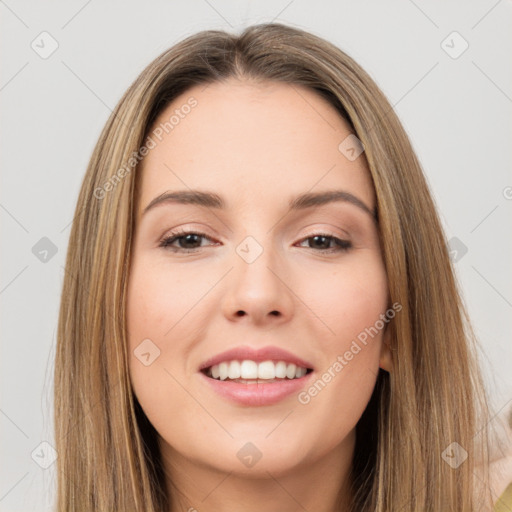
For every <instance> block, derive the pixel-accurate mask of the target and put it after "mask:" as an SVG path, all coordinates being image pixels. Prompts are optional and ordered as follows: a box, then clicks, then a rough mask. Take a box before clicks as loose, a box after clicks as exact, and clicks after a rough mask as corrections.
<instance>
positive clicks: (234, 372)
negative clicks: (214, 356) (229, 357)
mask: <svg viewBox="0 0 512 512" xmlns="http://www.w3.org/2000/svg"><path fill="white" fill-rule="evenodd" d="M228 377H229V378H230V379H239V378H240V363H239V362H238V361H231V363H230V364H229V368H228Z"/></svg>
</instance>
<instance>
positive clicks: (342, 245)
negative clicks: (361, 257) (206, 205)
mask: <svg viewBox="0 0 512 512" xmlns="http://www.w3.org/2000/svg"><path fill="white" fill-rule="evenodd" d="M187 235H199V236H200V237H203V238H207V239H208V240H211V238H210V237H209V236H208V235H207V234H206V233H202V232H200V231H181V230H178V231H175V232H173V233H170V234H169V235H168V236H166V237H165V238H164V239H162V240H161V242H160V244H159V247H163V248H164V249H168V250H170V251H172V252H182V253H193V252H196V251H197V250H198V249H201V247H196V248H194V249H183V248H181V247H171V245H170V244H171V243H173V242H175V241H176V240H179V239H180V238H185V236H187ZM317 236H320V237H325V238H330V239H331V240H334V242H335V243H336V244H337V245H338V247H337V248H336V247H331V248H330V249H319V250H315V249H314V248H312V247H311V248H310V249H312V250H314V251H316V252H321V253H324V254H332V253H339V252H348V251H349V250H350V249H352V244H351V242H349V241H348V240H342V239H341V238H338V237H336V236H334V235H331V234H328V233H315V234H313V235H310V236H308V237H306V238H303V239H302V240H301V242H305V241H306V240H310V239H312V238H315V237H317Z"/></svg>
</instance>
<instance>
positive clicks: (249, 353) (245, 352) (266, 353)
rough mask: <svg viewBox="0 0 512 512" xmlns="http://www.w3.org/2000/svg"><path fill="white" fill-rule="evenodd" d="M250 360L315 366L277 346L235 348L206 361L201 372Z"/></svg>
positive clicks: (308, 366)
mask: <svg viewBox="0 0 512 512" xmlns="http://www.w3.org/2000/svg"><path fill="white" fill-rule="evenodd" d="M246 359H249V360H251V361H256V362H261V361H269V360H274V361H285V362H286V363H293V364H295V365H297V366H301V367H303V368H307V369H312V370H314V368H313V365H312V364H311V363H309V362H308V361H305V360H304V359H301V358H300V357H297V356H296V355H294V354H292V353H291V352H288V351H287V350H284V349H282V348H279V347H275V346H267V347H263V348H259V349H254V348H251V347H248V346H242V347H235V348H232V349H230V350H226V351H225V352H221V353H220V354H217V355H216V356H213V357H211V358H210V359H207V360H206V361H204V362H203V363H202V364H201V366H200V367H199V371H201V370H204V369H206V368H209V367H210V366H214V365H216V364H219V363H222V362H223V361H234V360H238V361H244V360H246Z"/></svg>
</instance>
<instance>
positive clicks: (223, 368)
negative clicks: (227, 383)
mask: <svg viewBox="0 0 512 512" xmlns="http://www.w3.org/2000/svg"><path fill="white" fill-rule="evenodd" d="M212 370H213V368H212ZM212 374H213V371H212ZM219 377H220V380H226V379H227V378H228V363H220V364H219Z"/></svg>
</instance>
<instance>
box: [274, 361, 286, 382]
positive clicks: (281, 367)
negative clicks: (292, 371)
mask: <svg viewBox="0 0 512 512" xmlns="http://www.w3.org/2000/svg"><path fill="white" fill-rule="evenodd" d="M276 377H277V378H278V379H284V378H285V377H286V363H285V362H284V361H279V362H278V363H277V364H276Z"/></svg>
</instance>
